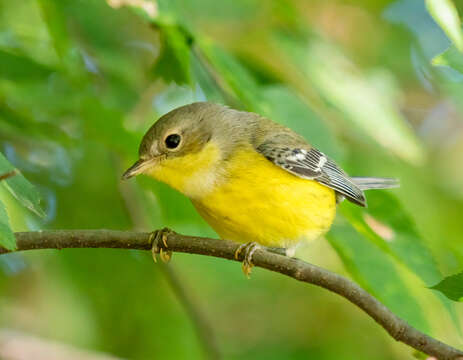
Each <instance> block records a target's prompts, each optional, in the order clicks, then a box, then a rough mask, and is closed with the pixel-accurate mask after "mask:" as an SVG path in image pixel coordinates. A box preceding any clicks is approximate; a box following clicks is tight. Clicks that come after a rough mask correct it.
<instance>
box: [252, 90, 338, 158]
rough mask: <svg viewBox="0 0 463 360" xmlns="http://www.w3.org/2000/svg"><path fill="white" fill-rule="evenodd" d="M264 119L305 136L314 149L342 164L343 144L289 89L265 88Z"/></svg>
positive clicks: (263, 92)
mask: <svg viewBox="0 0 463 360" xmlns="http://www.w3.org/2000/svg"><path fill="white" fill-rule="evenodd" d="M259 93H260V94H262V97H263V100H264V101H265V104H264V105H263V110H264V112H263V115H266V116H268V117H269V118H271V119H272V120H274V121H277V122H279V123H280V124H282V125H285V126H287V127H289V128H291V129H293V130H294V131H296V132H297V133H298V134H301V135H302V136H304V137H305V138H306V139H307V141H309V142H310V143H311V144H312V145H313V146H315V147H317V148H318V149H320V150H322V151H323V152H325V153H326V154H329V156H330V157H332V158H334V159H336V160H337V161H340V160H341V156H342V153H343V149H342V147H341V144H340V143H339V141H338V140H337V138H336V137H335V135H334V134H333V132H332V131H331V129H330V128H329V127H328V126H327V124H326V123H325V122H324V121H323V120H322V119H320V117H319V116H318V115H317V114H316V113H315V112H314V111H313V110H312V109H311V108H310V107H309V106H308V105H307V104H306V103H304V102H303V99H302V98H301V97H298V96H297V95H296V94H295V93H293V92H292V91H291V90H290V89H288V88H287V87H285V86H282V85H272V86H262V87H261V89H260V91H259Z"/></svg>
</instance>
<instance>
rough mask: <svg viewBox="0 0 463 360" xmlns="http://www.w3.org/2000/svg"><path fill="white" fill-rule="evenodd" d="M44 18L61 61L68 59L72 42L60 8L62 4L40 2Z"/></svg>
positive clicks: (51, 0)
mask: <svg viewBox="0 0 463 360" xmlns="http://www.w3.org/2000/svg"><path fill="white" fill-rule="evenodd" d="M38 4H39V6H40V9H41V13H42V17H43V19H44V20H45V23H46V24H47V28H48V32H49V34H50V36H51V38H52V40H53V45H54V47H55V50H56V52H57V54H58V56H59V57H60V58H61V59H64V58H66V56H68V54H69V51H70V41H69V38H68V31H67V27H66V20H65V19H66V18H65V16H64V14H63V12H62V10H61V9H60V8H59V7H60V6H62V2H59V1H55V0H39V1H38Z"/></svg>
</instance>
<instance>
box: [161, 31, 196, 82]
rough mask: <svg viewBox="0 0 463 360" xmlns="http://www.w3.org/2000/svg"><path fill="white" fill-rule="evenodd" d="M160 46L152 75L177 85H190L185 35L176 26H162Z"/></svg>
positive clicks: (188, 49)
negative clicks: (159, 53) (159, 52)
mask: <svg viewBox="0 0 463 360" xmlns="http://www.w3.org/2000/svg"><path fill="white" fill-rule="evenodd" d="M161 46H162V50H161V51H162V52H161V55H160V57H159V59H158V61H157V62H156V64H155V66H154V69H153V71H154V75H157V76H161V77H162V78H163V79H164V80H166V81H171V80H173V81H175V82H176V83H177V84H190V83H191V67H190V47H189V45H188V39H187V37H186V34H185V33H184V32H183V31H182V30H181V29H180V28H179V27H178V26H176V25H162V26H161Z"/></svg>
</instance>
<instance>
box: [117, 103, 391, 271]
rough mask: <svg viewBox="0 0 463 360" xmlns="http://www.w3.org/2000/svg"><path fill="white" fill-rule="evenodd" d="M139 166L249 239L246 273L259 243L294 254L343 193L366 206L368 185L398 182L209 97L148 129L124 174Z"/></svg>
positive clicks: (226, 233) (323, 228)
mask: <svg viewBox="0 0 463 360" xmlns="http://www.w3.org/2000/svg"><path fill="white" fill-rule="evenodd" d="M138 174H146V175H148V176H151V177H153V178H155V179H157V180H159V181H163V182H165V183H166V184H168V185H170V186H171V187H173V188H174V189H176V190H178V191H180V192H181V193H183V194H185V195H186V196H187V197H188V198H190V199H191V201H192V202H193V205H194V206H195V208H196V209H197V211H198V212H199V213H200V214H201V216H202V217H203V218H204V219H205V220H206V221H207V222H208V223H209V225H210V226H211V227H212V228H213V229H214V230H215V231H216V232H217V233H218V234H219V236H220V237H221V238H223V239H229V240H234V241H238V242H243V243H246V246H243V247H240V249H239V251H241V250H243V251H245V260H244V261H243V271H244V272H245V273H246V274H248V273H249V272H250V269H251V267H252V254H253V252H254V251H255V249H256V247H257V246H258V245H257V244H260V245H263V246H267V247H273V248H284V249H286V254H288V255H290V256H293V255H294V251H295V249H296V247H297V246H298V244H299V243H300V242H301V241H310V240H313V239H316V238H318V237H320V236H321V235H323V234H324V233H326V232H327V231H328V230H329V228H330V226H331V224H332V223H333V220H334V217H335V214H336V204H337V203H338V202H339V201H341V200H342V199H343V198H346V199H347V200H349V201H351V202H353V203H355V204H358V205H360V206H366V200H365V195H364V193H363V190H368V189H382V188H390V187H395V186H397V181H396V180H394V179H388V178H371V177H350V176H349V175H347V174H346V173H345V172H344V171H343V170H342V169H341V168H340V167H339V166H337V165H336V164H335V162H334V161H333V160H331V159H330V158H329V157H327V156H326V155H324V154H323V153H322V152H320V151H319V150H317V149H315V148H314V147H312V146H310V145H309V144H308V143H307V142H306V141H305V140H304V139H303V138H302V137H301V136H300V135H298V134H296V133H295V132H293V131H292V130H290V129H288V128H286V127H284V126H282V125H279V124H276V123H274V122H273V121H271V120H269V119H267V118H265V117H262V116H260V115H258V114H254V113H249V112H243V111H237V110H233V109H230V108H227V107H225V106H222V105H218V104H212V103H207V102H198V103H193V104H190V105H186V106H182V107H180V108H177V109H175V110H173V111H171V112H169V113H168V114H166V115H164V116H162V117H161V118H160V119H159V120H158V121H157V122H156V123H155V124H154V125H153V126H152V127H151V128H150V129H149V130H148V132H147V133H146V135H145V136H144V138H143V140H142V142H141V145H140V149H139V160H138V161H137V162H136V163H135V164H134V165H133V166H132V167H130V168H129V169H128V170H127V171H126V172H125V174H124V175H123V178H124V179H128V178H130V177H132V176H135V175H138Z"/></svg>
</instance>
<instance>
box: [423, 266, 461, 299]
mask: <svg viewBox="0 0 463 360" xmlns="http://www.w3.org/2000/svg"><path fill="white" fill-rule="evenodd" d="M431 289H434V290H438V291H440V292H441V293H443V294H444V295H445V296H447V297H448V298H449V299H451V300H453V301H463V272H461V273H459V274H455V275H451V276H447V277H446V278H444V279H443V280H442V281H441V282H439V283H438V284H436V285H434V286H431Z"/></svg>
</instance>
